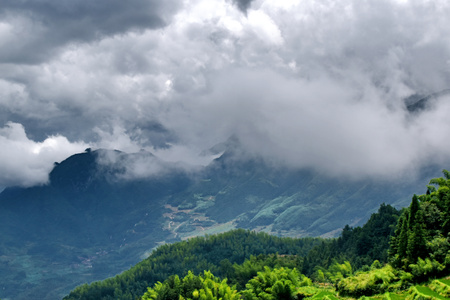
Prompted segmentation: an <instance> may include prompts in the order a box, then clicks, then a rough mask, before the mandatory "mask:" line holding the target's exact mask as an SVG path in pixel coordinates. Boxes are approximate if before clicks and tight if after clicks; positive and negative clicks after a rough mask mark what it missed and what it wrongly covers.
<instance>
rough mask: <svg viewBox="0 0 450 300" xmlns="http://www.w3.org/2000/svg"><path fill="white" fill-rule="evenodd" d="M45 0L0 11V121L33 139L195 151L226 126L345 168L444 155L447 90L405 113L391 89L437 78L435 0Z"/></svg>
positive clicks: (439, 27) (439, 38)
mask: <svg viewBox="0 0 450 300" xmlns="http://www.w3.org/2000/svg"><path fill="white" fill-rule="evenodd" d="M53 2H55V1H53ZM53 2H50V1H40V2H37V3H38V4H30V3H31V2H30V3H28V2H26V1H25V2H23V1H22V2H17V3H20V4H15V3H16V2H12V1H6V2H5V5H2V8H0V15H1V16H2V21H1V22H0V43H2V44H8V45H11V46H10V47H2V48H1V49H2V50H0V61H1V62H2V64H1V67H0V118H1V120H4V122H7V121H12V122H15V123H18V124H22V125H23V126H24V127H25V129H26V131H27V134H28V136H27V140H29V141H31V142H33V143H40V142H42V141H44V140H45V139H46V138H47V136H60V137H66V138H67V142H68V143H70V142H69V141H72V143H73V144H77V143H81V144H83V145H85V144H90V145H92V146H93V147H106V148H115V149H120V150H124V151H130V152H133V151H139V149H141V148H144V149H147V150H149V151H152V152H155V151H157V152H158V154H159V155H160V156H166V157H168V158H169V159H170V160H175V161H176V160H185V159H186V158H189V161H191V162H196V158H195V157H194V156H193V155H192V153H200V152H201V151H202V150H204V149H206V148H208V147H211V146H212V145H214V144H216V143H219V142H222V141H224V140H226V139H227V138H228V137H229V136H231V135H233V134H234V135H236V136H238V137H239V138H240V140H241V141H242V143H243V145H244V146H245V147H246V149H247V150H248V151H249V152H250V153H255V154H258V155H263V156H264V157H266V158H267V159H268V160H270V161H273V162H276V163H283V164H285V165H289V166H293V167H312V168H315V169H317V170H320V171H323V172H326V173H327V174H331V175H336V176H342V175H346V176H354V177H360V176H387V175H398V174H399V173H401V172H404V171H405V170H410V169H411V167H412V166H421V165H424V164H426V163H429V162H435V163H443V162H448V159H449V153H448V151H446V149H448V148H449V146H450V142H449V141H448V139H445V138H443V137H444V136H446V135H448V132H450V131H449V130H450V121H449V119H448V118H447V116H446V115H447V114H448V111H449V108H450V107H449V103H450V100H449V99H448V96H446V95H443V96H442V97H440V98H439V99H437V101H436V102H435V105H434V106H433V107H431V108H429V109H428V110H427V111H425V112H423V113H421V114H419V115H416V116H412V115H411V114H409V113H408V112H407V110H406V108H405V105H404V101H403V100H404V99H405V98H407V97H409V96H411V95H414V94H422V95H427V94H430V93H433V92H437V91H440V90H444V89H446V88H449V85H450V21H449V19H448V16H449V15H450V3H448V2H447V1H443V0H442V1H441V0H437V1H425V0H381V1H370V2H367V1H365V2H364V1H359V0H343V1H339V2H335V1H326V0H323V1H313V0H307V1H296V0H286V1H268V0H267V1H264V0H254V1H251V5H250V6H249V4H250V1H234V0H233V1H232V2H230V1H225V0H223V1H221V0H214V1H211V0H190V1H185V2H183V4H182V3H181V1H164V2H160V1H137V0H136V1H134V2H133V3H130V2H126V3H125V2H123V3H122V2H120V1H113V2H108V4H106V2H104V1H100V2H99V1H97V2H95V4H90V2H87V1H86V2H83V1H75V2H73V1H72V2H65V1H60V2H59V1H57V2H55V4H53ZM33 3H34V2H33ZM110 3H112V4H110ZM244 11H245V12H246V15H245V14H242V12H244ZM19 33H20V34H19ZM30 63H32V64H30ZM0 125H1V124H0ZM5 128H6V127H5ZM13 140H14V139H13V138H4V139H3V140H1V146H2V147H9V145H10V144H11V143H12V142H13ZM75 141H77V142H75ZM164 149H166V150H164ZM5 159H6V158H5ZM5 159H3V160H2V159H1V158H0V164H4V163H5V162H4V161H5ZM21 159H22V158H21ZM18 160H19V159H18ZM2 161H3V162H2ZM444 167H445V166H444ZM24 178H25V177H24ZM12 182H13V181H6V180H5V179H3V180H2V182H0V186H1V185H5V184H11V183H12ZM14 182H16V183H17V184H21V183H22V181H21V180H20V176H16V179H15V181H14ZM23 182H25V181H23ZM27 182H28V183H27V184H29V181H27ZM35 182H39V180H36V181H35Z"/></svg>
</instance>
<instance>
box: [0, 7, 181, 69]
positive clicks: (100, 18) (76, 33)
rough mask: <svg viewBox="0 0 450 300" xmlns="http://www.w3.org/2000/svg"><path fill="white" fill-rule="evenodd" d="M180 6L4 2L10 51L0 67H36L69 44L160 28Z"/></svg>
mask: <svg viewBox="0 0 450 300" xmlns="http://www.w3.org/2000/svg"><path fill="white" fill-rule="evenodd" d="M179 4H180V1H179V0H166V1H158V0H130V1H121V0H99V1H89V0H73V1H71V0H58V1H52V0H40V1H33V0H23V1H16V0H4V1H1V4H0V18H1V19H2V20H3V22H2V25H3V26H4V31H5V32H6V33H7V38H6V41H5V42H7V47H1V50H0V62H3V63H37V62H40V61H44V60H46V59H47V58H49V57H52V55H53V54H54V53H55V51H56V50H57V48H58V47H60V46H62V45H65V44H67V43H77V42H90V41H93V40H98V39H100V38H103V37H105V36H108V35H114V34H121V33H126V32H127V31H129V30H145V29H157V28H161V27H163V26H166V25H167V24H168V22H170V19H171V17H172V15H173V14H174V13H175V12H176V11H177V9H178V8H179Z"/></svg>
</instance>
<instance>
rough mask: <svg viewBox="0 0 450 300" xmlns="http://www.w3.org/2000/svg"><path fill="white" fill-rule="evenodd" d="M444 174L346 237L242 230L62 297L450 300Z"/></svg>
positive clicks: (166, 250) (448, 184)
mask: <svg viewBox="0 0 450 300" xmlns="http://www.w3.org/2000/svg"><path fill="white" fill-rule="evenodd" d="M444 175H445V178H436V179H432V180H431V181H430V185H429V186H428V190H427V193H426V194H424V195H420V196H416V195H414V196H413V198H412V202H411V205H410V206H409V207H408V208H406V209H403V210H402V211H401V214H400V213H399V212H398V211H396V210H395V209H394V208H392V207H390V206H388V205H382V206H381V207H380V209H379V211H378V212H377V213H376V214H373V215H372V217H371V218H370V219H369V221H368V222H367V223H366V224H365V225H364V226H363V227H361V228H350V227H348V226H347V227H346V228H345V230H343V232H342V234H341V236H340V237H339V238H338V239H334V240H323V239H322V240H321V239H311V238H307V239H305V238H303V239H291V238H277V237H273V236H270V235H267V234H261V233H259V234H256V233H253V232H249V231H244V230H238V231H231V232H229V233H225V234H220V235H213V236H207V237H198V238H194V239H191V240H188V241H184V242H181V243H175V244H172V245H164V246H161V247H159V248H158V249H157V250H156V251H155V252H153V254H152V255H151V256H150V257H149V258H147V259H146V260H144V261H142V262H141V263H139V264H137V265H136V266H135V267H133V268H131V269H130V270H128V271H126V272H124V273H122V274H120V275H117V276H116V277H114V278H110V279H107V280H105V281H102V282H96V283H93V284H90V285H83V286H81V287H79V288H77V289H75V290H74V291H73V292H71V293H70V294H69V295H68V296H67V297H65V298H64V299H304V298H309V299H339V298H344V299H346V298H351V299H355V298H357V299H358V298H360V299H449V294H450V286H449V283H450V280H449V279H448V278H446V277H445V276H446V275H448V274H449V273H450V272H449V266H450V242H449V236H448V235H449V231H448V228H449V225H448V224H449V220H450V216H449V214H450V173H449V172H448V171H446V170H444ZM399 215H400V217H398V216H399ZM397 219H398V220H397ZM374 249H376V250H377V251H372V250H374ZM377 258H380V259H381V260H378V259H377ZM351 262H353V265H352V263H351ZM363 262H370V265H369V264H364V265H361V264H362V263H363ZM213 274H214V275H213ZM216 276H217V277H216ZM436 278H441V279H436Z"/></svg>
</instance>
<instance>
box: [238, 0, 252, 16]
mask: <svg viewBox="0 0 450 300" xmlns="http://www.w3.org/2000/svg"><path fill="white" fill-rule="evenodd" d="M253 1H254V0H233V3H234V4H235V5H236V6H237V7H238V8H239V9H240V10H241V11H242V12H243V13H244V14H246V13H247V9H249V8H250V5H251V4H252V2H253Z"/></svg>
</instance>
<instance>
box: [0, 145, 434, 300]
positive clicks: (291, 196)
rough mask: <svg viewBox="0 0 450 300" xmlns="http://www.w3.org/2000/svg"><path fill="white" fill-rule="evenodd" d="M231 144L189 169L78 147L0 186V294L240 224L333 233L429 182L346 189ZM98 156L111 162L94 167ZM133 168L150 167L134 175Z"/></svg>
mask: <svg viewBox="0 0 450 300" xmlns="http://www.w3.org/2000/svg"><path fill="white" fill-rule="evenodd" d="M231 144H232V147H230V148H229V149H226V148H225V149H224V148H222V149H221V150H225V151H224V152H223V153H222V154H221V156H220V157H218V158H216V159H215V160H214V161H213V162H212V163H211V164H209V165H208V166H206V167H204V168H202V169H198V168H196V169H195V172H190V171H186V169H185V168H184V166H183V167H180V165H179V164H177V163H168V162H163V161H161V160H159V159H158V158H157V157H155V156H154V155H153V154H151V153H148V152H138V153H134V154H127V153H123V152H120V151H113V150H104V149H103V150H89V149H87V151H85V152H84V153H79V154H75V155H73V156H71V157H69V158H67V159H66V160H64V161H62V162H61V163H59V164H55V167H54V169H53V170H52V172H51V173H50V183H49V184H48V185H44V186H37V187H31V188H7V189H5V190H4V191H3V192H2V193H0V226H1V228H3V230H2V231H1V233H0V235H1V236H0V238H1V241H2V242H0V253H1V255H0V257H1V259H2V263H3V265H5V268H2V270H0V273H1V274H0V275H1V276H2V278H4V285H5V290H2V291H0V298H2V299H3V298H8V297H11V298H14V299H21V298H26V297H29V296H34V297H38V298H42V299H54V298H58V297H61V296H63V295H65V294H67V292H68V291H69V290H71V289H73V287H75V286H76V285H79V284H80V283H83V282H91V281H95V280H100V279H103V278H106V277H110V276H113V275H115V274H117V273H119V272H121V271H123V270H125V269H128V268H129V267H130V266H131V265H133V264H135V263H137V262H138V261H140V260H141V259H142V257H143V256H145V255H147V254H148V253H149V252H150V251H151V249H153V248H154V247H156V246H157V245H159V244H161V243H167V242H174V241H179V240H183V239H187V238H189V237H193V236H198V235H204V234H206V233H210V234H212V233H219V232H224V231H228V230H230V229H234V228H244V229H251V230H256V231H264V232H267V233H272V234H276V235H279V236H292V237H302V236H319V235H326V236H336V235H337V234H338V233H339V232H340V229H341V228H343V227H344V225H345V224H351V225H354V226H356V225H358V224H362V223H363V222H364V221H365V220H366V219H367V218H368V217H369V216H370V214H371V213H372V212H374V211H376V209H377V208H378V206H379V204H380V203H383V202H386V203H391V204H395V205H397V206H402V203H404V205H405V206H406V205H407V203H408V201H409V197H410V195H411V194H413V193H416V192H419V191H417V186H420V187H422V186H425V183H426V182H427V180H428V179H429V178H431V177H432V176H428V175H423V176H424V177H425V178H426V179H423V180H422V181H420V180H419V181H420V183H417V180H416V181H415V182H411V183H408V184H406V183H399V182H391V183H389V182H384V183H382V184H380V183H376V182H369V181H360V182H350V183H348V182H347V183H346V182H345V180H342V179H332V178H326V177H324V176H323V175H321V174H318V173H315V172H313V171H312V170H290V169H283V168H274V167H273V166H272V165H270V164H267V163H266V162H265V161H264V160H262V159H260V158H258V157H251V156H245V155H241V154H242V153H240V152H239V151H240V150H239V148H238V145H236V144H233V143H231ZM236 147H237V148H236ZM220 152H221V151H220ZM100 154H108V155H111V156H112V159H111V157H109V159H110V160H109V161H108V160H107V161H99V159H98V158H99V157H100V156H99V155H100ZM108 155H106V156H108ZM102 157H103V156H102ZM107 158H108V157H107ZM146 159H148V160H146ZM147 161H150V164H148V165H145V163H146V162H147ZM108 162H109V163H108ZM124 162H125V163H124ZM141 163H144V166H145V167H147V166H148V167H149V168H150V169H151V168H152V163H154V164H155V165H156V166H157V168H156V169H155V170H154V171H155V172H153V171H152V172H153V173H152V172H146V169H144V170H143V171H142V169H139V168H137V169H133V168H134V167H139V166H140V164H141ZM430 172H431V171H430ZM436 173H440V170H439V171H438V170H436ZM127 176H128V177H127ZM133 176H134V177H133ZM388 195H390V196H389V197H387V196H388ZM402 201H403V202H402ZM355 203H359V205H354V204H355ZM18 276H19V277H18ZM17 291H23V292H21V294H20V295H18V294H16V293H17ZM49 291H50V292H49Z"/></svg>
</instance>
